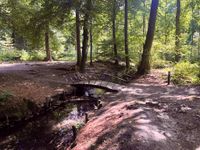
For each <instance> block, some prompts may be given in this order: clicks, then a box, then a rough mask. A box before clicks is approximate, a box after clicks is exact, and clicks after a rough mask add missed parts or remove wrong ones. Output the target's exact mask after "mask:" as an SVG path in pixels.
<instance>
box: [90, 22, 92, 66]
mask: <svg viewBox="0 0 200 150" xmlns="http://www.w3.org/2000/svg"><path fill="white" fill-rule="evenodd" d="M92 54H93V36H92V21H91V24H90V66H92V65H93V61H92V59H93V58H92V57H93V56H92Z"/></svg>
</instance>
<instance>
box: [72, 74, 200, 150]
mask: <svg viewBox="0 0 200 150" xmlns="http://www.w3.org/2000/svg"><path fill="white" fill-rule="evenodd" d="M162 78H163V74H162V72H161V71H158V70H156V71H153V72H152V73H151V74H149V75H146V76H143V77H141V78H139V79H137V80H134V81H133V82H131V83H130V84H128V85H127V86H126V87H122V89H121V92H119V93H118V94H116V95H113V94H108V95H105V96H104V99H103V108H102V109H101V110H99V111H98V112H96V113H94V114H90V117H89V118H90V121H89V122H88V124H87V125H86V126H85V127H84V128H82V130H81V131H80V133H79V135H78V137H77V139H76V146H75V147H74V148H73V149H74V150H89V149H90V150H154V149H156V150H198V149H200V86H175V85H171V86H167V85H166V82H165V81H164V80H163V79H162Z"/></svg>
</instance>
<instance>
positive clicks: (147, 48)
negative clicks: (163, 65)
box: [137, 0, 159, 75]
mask: <svg viewBox="0 0 200 150" xmlns="http://www.w3.org/2000/svg"><path fill="white" fill-rule="evenodd" d="M158 4H159V0H152V3H151V12H150V17H149V25H148V31H147V35H146V41H145V44H144V47H143V54H142V59H141V62H140V64H139V67H138V71H137V74H139V75H143V74H146V73H149V72H150V69H151V64H150V54H151V47H152V44H153V39H154V32H155V25H156V17H157V9H158Z"/></svg>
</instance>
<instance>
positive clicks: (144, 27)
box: [143, 0, 146, 38]
mask: <svg viewBox="0 0 200 150" xmlns="http://www.w3.org/2000/svg"><path fill="white" fill-rule="evenodd" d="M143 7H144V9H146V0H143ZM145 34H146V14H145V11H144V13H143V37H144V38H145Z"/></svg>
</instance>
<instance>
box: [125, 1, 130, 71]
mask: <svg viewBox="0 0 200 150" xmlns="http://www.w3.org/2000/svg"><path fill="white" fill-rule="evenodd" d="M124 2H125V12H124V47H125V55H126V56H125V59H126V69H127V70H128V69H129V67H130V61H129V50H128V0H125V1H124Z"/></svg>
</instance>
